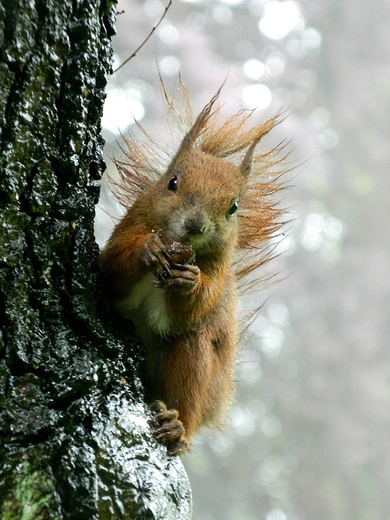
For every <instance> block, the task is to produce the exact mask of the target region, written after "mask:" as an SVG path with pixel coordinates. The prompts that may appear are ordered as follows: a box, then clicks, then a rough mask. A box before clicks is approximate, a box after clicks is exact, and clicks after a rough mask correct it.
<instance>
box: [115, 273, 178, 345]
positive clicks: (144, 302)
mask: <svg viewBox="0 0 390 520" xmlns="http://www.w3.org/2000/svg"><path fill="white" fill-rule="evenodd" d="M153 279H154V276H153V275H152V273H149V274H147V275H146V276H144V277H143V278H141V280H140V281H139V282H137V283H136V284H135V285H134V286H133V288H132V289H131V291H130V293H129V294H128V296H126V298H123V299H122V300H121V301H120V302H117V304H116V310H117V311H118V312H119V314H121V315H122V316H123V317H124V318H130V319H133V320H134V321H135V322H136V326H137V328H138V327H139V326H141V327H142V328H143V327H145V325H147V326H149V327H150V328H151V329H152V330H153V331H154V332H157V333H158V334H160V335H164V334H166V333H167V332H168V331H169V324H170V320H169V315H168V311H167V305H166V300H165V289H157V287H154V285H152V281H153ZM135 318H136V319H135ZM140 320H141V321H142V322H143V323H140Z"/></svg>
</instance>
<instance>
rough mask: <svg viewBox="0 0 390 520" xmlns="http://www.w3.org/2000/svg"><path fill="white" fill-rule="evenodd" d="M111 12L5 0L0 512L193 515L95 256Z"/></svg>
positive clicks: (63, 0)
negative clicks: (155, 433)
mask: <svg viewBox="0 0 390 520" xmlns="http://www.w3.org/2000/svg"><path fill="white" fill-rule="evenodd" d="M113 19H114V6H113V2H112V1H111V0H102V1H101V2H100V1H97V0H35V2H34V0H0V132H1V143H0V161H1V163H0V164H1V173H0V435H1V439H0V446H1V448H0V449H1V451H0V511H1V518H2V519H3V520H8V519H15V520H16V519H17V520H20V519H23V520H29V519H31V520H32V519H50V520H55V519H65V518H69V519H72V520H76V519H80V520H81V519H82V520H90V519H114V518H115V519H122V518H123V519H129V518H132V519H134V518H137V519H138V518H142V519H155V518H156V519H157V518H164V519H165V518H168V519H176V518H177V519H180V520H183V519H186V518H189V517H190V515H191V512H190V510H191V494H190V489H189V485H188V480H187V477H186V475H185V472H184V469H183V466H182V464H181V462H180V460H179V459H177V458H176V457H173V458H169V457H167V456H166V451H165V449H164V448H162V447H160V446H159V445H157V443H156V442H155V441H154V440H153V438H152V436H151V434H150V430H149V428H148V425H147V418H148V411H147V409H146V407H145V406H144V404H143V403H144V401H143V395H142V387H141V385H140V383H139V379H138V377H137V376H136V371H137V367H138V363H139V359H140V358H141V357H142V350H141V349H139V348H138V347H137V343H136V342H134V341H132V340H131V338H130V339H129V334H128V327H129V326H128V324H127V323H126V324H124V323H122V322H119V321H118V318H116V317H113V316H110V315H109V312H108V311H107V310H106V309H104V306H103V305H102V301H103V296H102V293H101V290H100V275H99V272H98V269H97V267H96V257H97V254H98V251H97V247H96V245H95V241H94V236H93V219H94V205H95V203H96V200H97V197H98V193H99V186H98V183H97V180H98V179H99V178H100V176H101V173H102V171H103V168H104V163H103V160H102V139H101V137H100V117H101V113H102V105H103V101H104V97H105V96H104V88H105V84H106V80H107V77H108V74H109V72H110V67H111V46H110V36H111V35H112V34H113V33H114V29H113Z"/></svg>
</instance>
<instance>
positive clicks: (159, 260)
mask: <svg viewBox="0 0 390 520" xmlns="http://www.w3.org/2000/svg"><path fill="white" fill-rule="evenodd" d="M141 260H142V262H143V263H144V264H145V265H146V267H147V268H148V269H149V270H150V271H151V272H152V273H153V274H154V276H156V277H157V278H162V277H164V276H169V275H170V274H171V267H170V264H171V262H170V256H169V253H168V251H167V250H166V247H165V244H164V243H163V242H162V240H161V238H160V236H159V233H153V234H152V235H149V236H148V238H147V239H146V240H145V242H144V243H143V244H142V248H141Z"/></svg>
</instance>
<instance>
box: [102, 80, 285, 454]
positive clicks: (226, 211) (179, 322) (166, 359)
mask: <svg viewBox="0 0 390 520" xmlns="http://www.w3.org/2000/svg"><path fill="white" fill-rule="evenodd" d="M181 86H182V91H183V93H184V96H183V97H184V100H185V103H186V109H185V115H184V116H183V115H182V114H179V113H178V111H177V110H176V106H175V104H174V101H173V99H172V98H170V97H169V96H168V94H167V92H166V90H165V87H164V85H163V89H164V94H165V97H166V100H167V101H168V106H169V111H170V112H173V113H174V114H175V115H176V116H177V118H176V119H178V120H180V122H181V123H183V118H184V117H187V119H189V122H188V121H187V123H188V124H189V129H188V127H187V131H186V133H185V135H184V138H183V139H182V141H181V144H180V146H179V148H178V151H177V153H176V154H175V155H174V157H173V158H171V159H170V162H169V164H168V165H167V167H162V166H161V163H162V161H161V159H160V158H159V157H158V154H157V151H158V148H159V144H158V142H157V141H156V140H153V139H152V138H151V137H150V136H149V134H147V133H146V132H145V131H144V130H143V129H142V128H141V130H142V131H143V134H144V136H145V139H144V141H141V142H138V141H136V140H135V139H134V138H130V139H127V140H126V141H127V149H126V150H125V155H126V161H124V162H119V161H116V164H117V167H118V170H119V173H120V174H121V180H120V181H119V189H120V190H122V198H121V200H122V202H123V203H124V205H125V206H126V209H127V211H126V213H125V215H124V216H123V218H122V219H121V220H120V221H119V222H118V223H117V225H116V226H115V228H114V230H113V233H112V235H111V237H110V238H109V240H108V242H107V244H106V246H105V247H104V249H103V250H102V252H101V255H100V266H101V270H102V272H103V275H104V278H105V284H106V288H107V294H108V297H109V299H110V300H111V302H112V305H113V307H114V309H115V310H116V311H117V312H118V313H119V314H120V315H122V316H123V317H125V318H129V319H131V320H132V321H133V322H134V324H135V326H136V330H137V332H138V334H139V336H140V337H141V339H142V340H143V342H144V344H145V352H146V370H145V374H143V381H144V384H145V386H146V388H147V391H148V393H149V396H150V398H151V401H152V405H151V407H152V409H153V410H154V412H155V418H154V421H153V423H154V427H155V434H156V437H157V439H158V440H159V441H160V442H161V443H162V444H164V445H166V446H167V449H168V452H169V453H170V454H182V453H184V452H185V451H186V450H188V449H189V447H190V443H191V437H192V436H193V435H194V433H195V432H196V431H197V430H198V429H199V428H200V427H201V426H203V425H217V424H218V423H219V421H220V420H221V418H222V417H223V414H224V411H225V409H226V407H227V405H228V403H229V401H230V399H231V395H232V370H233V362H234V351H235V347H236V344H237V318H236V314H237V292H238V289H237V285H238V282H239V281H240V280H242V278H243V277H245V276H246V275H248V273H250V272H252V271H253V270H255V269H256V268H257V267H259V266H261V265H262V264H263V263H265V261H266V260H268V257H269V255H268V254H267V249H266V247H267V241H269V239H270V238H271V237H274V236H275V235H276V234H277V233H278V231H279V230H280V227H281V225H282V223H281V222H280V216H281V210H280V207H279V204H278V202H277V201H275V197H274V194H275V193H276V192H277V191H278V190H279V189H280V187H281V184H280V182H279V175H278V174H279V173H281V172H280V171H275V170H278V166H277V165H279V163H280V161H281V160H280V159H278V158H276V154H277V152H278V151H279V149H274V150H272V151H271V152H264V151H258V147H257V145H258V143H259V141H260V140H261V139H262V138H263V137H264V136H265V135H266V134H267V133H268V132H269V131H270V130H271V129H272V128H273V127H274V125H275V124H276V123H277V122H278V118H277V117H275V118H272V119H269V120H266V121H265V122H263V123H261V124H258V125H257V126H254V127H252V128H249V129H246V128H245V125H246V123H247V122H248V120H249V118H250V117H251V115H252V112H250V111H241V112H239V113H238V114H235V115H233V116H231V117H230V118H229V119H228V120H226V121H225V122H223V123H221V124H219V123H218V120H217V119H218V117H217V116H218V113H219V108H216V101H217V99H218V97H219V94H220V90H219V91H218V92H217V94H216V95H215V96H214V97H213V98H212V99H211V101H210V102H209V103H208V104H207V105H206V106H205V107H204V109H203V110H202V111H201V113H200V114H199V116H198V117H197V118H196V119H195V121H194V120H193V119H191V110H190V104H189V101H188V99H189V97H188V93H187V90H186V88H185V86H184V85H183V84H182V85H181ZM138 126H140V125H138ZM275 165H276V168H275ZM158 170H160V171H158ZM129 199H130V202H129ZM131 199H133V201H131Z"/></svg>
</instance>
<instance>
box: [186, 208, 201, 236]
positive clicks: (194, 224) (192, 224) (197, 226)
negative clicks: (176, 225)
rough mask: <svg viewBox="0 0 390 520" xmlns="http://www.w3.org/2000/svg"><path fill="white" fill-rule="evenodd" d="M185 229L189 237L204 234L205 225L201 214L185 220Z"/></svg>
mask: <svg viewBox="0 0 390 520" xmlns="http://www.w3.org/2000/svg"><path fill="white" fill-rule="evenodd" d="M184 225H185V228H186V230H187V232H188V233H189V234H190V235H199V234H202V233H203V232H204V228H205V224H204V218H203V215H202V214H201V213H197V214H196V215H191V216H190V217H187V218H186V220H185V223H184Z"/></svg>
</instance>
